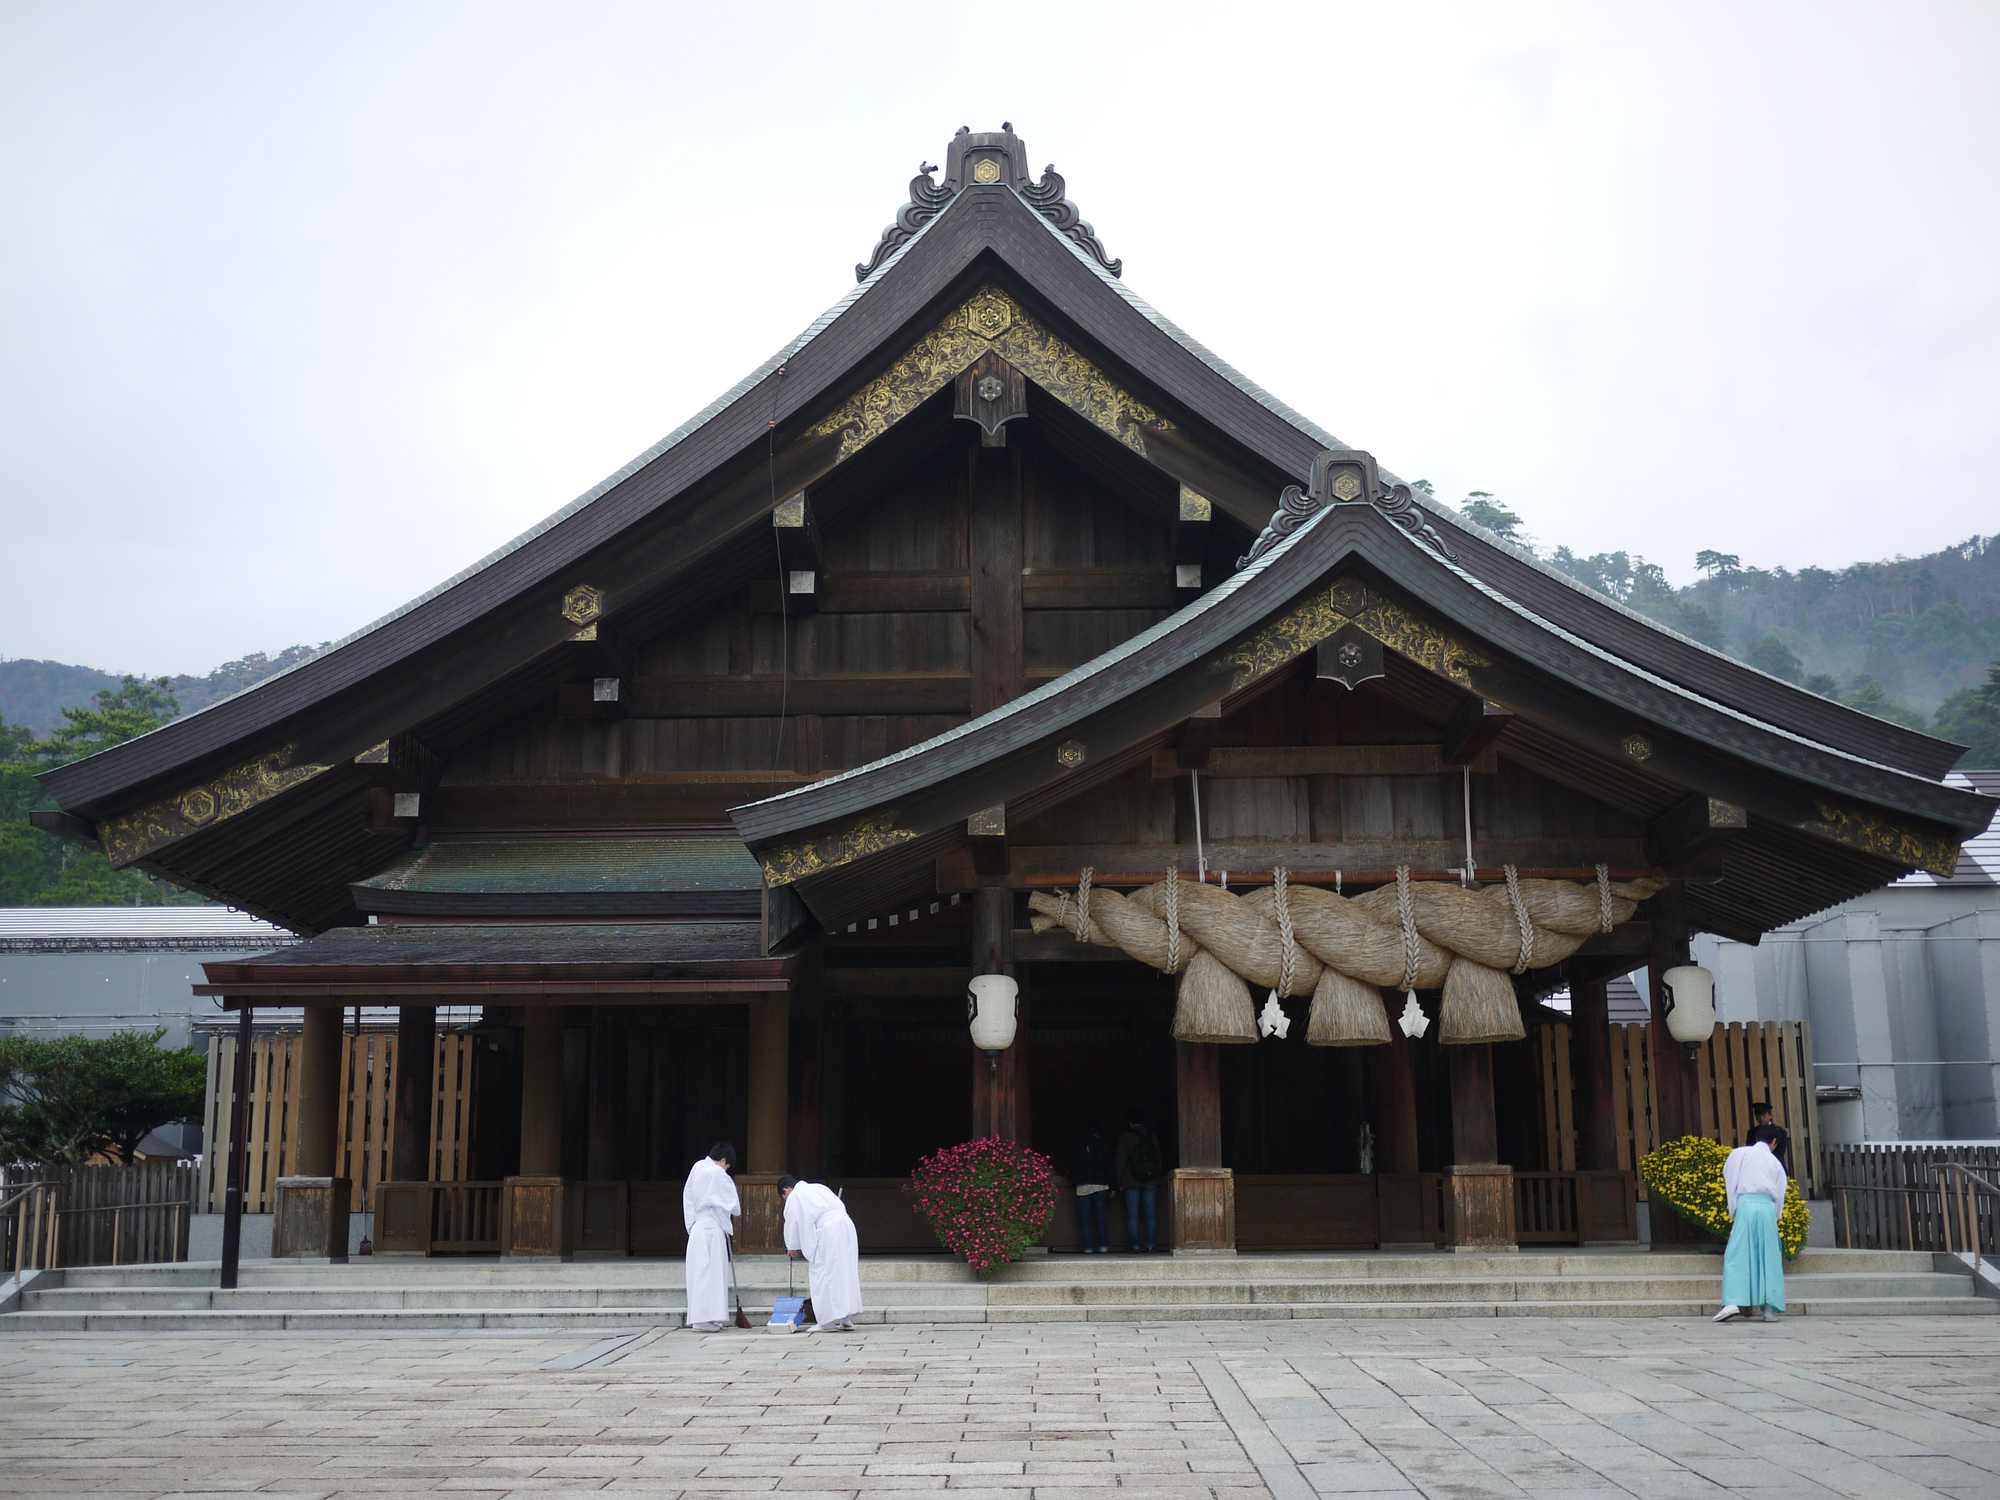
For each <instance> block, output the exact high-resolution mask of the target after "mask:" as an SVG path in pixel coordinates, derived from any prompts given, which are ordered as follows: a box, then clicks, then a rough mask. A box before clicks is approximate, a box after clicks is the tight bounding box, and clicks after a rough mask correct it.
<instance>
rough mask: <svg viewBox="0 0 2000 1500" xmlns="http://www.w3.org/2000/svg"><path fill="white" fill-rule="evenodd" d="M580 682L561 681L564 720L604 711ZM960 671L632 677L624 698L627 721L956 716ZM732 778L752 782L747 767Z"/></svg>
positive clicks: (968, 688) (964, 708)
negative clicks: (786, 676) (781, 715)
mask: <svg viewBox="0 0 2000 1500" xmlns="http://www.w3.org/2000/svg"><path fill="white" fill-rule="evenodd" d="M590 690H591V685H590V684H589V683H587V682H582V683H578V682H566V683H564V684H563V685H562V687H561V689H560V700H559V708H558V712H559V713H560V714H561V716H562V717H563V718H565V719H601V718H606V717H609V715H607V714H606V713H605V711H604V708H603V705H601V704H599V703H596V702H594V701H593V700H592V698H591V696H590ZM971 703H972V677H971V675H970V674H969V673H966V672H820V673H815V674H812V675H808V676H800V675H796V674H795V675H793V676H792V677H790V678H789V679H782V678H780V677H778V676H777V675H776V674H771V675H760V676H756V677H720V676H716V677H706V676H705V677H638V678H634V679H633V680H632V682H631V684H630V688H629V697H628V698H626V699H625V700H624V701H623V704H622V706H623V709H624V716H625V717H626V718H630V719H748V718H775V717H776V716H777V715H778V713H779V712H780V711H781V710H782V711H783V712H784V713H786V714H962V713H966V712H968V711H970V708H971ZM739 779H743V780H751V779H754V778H753V777H751V776H749V774H748V773H742V774H741V775H740V776H739Z"/></svg>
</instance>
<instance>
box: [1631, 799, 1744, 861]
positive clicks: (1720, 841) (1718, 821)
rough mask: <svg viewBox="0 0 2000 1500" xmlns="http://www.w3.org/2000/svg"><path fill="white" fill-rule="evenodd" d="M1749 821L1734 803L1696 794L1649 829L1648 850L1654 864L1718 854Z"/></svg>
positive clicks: (1656, 821)
mask: <svg viewBox="0 0 2000 1500" xmlns="http://www.w3.org/2000/svg"><path fill="white" fill-rule="evenodd" d="M1749 821H1750V820H1749V815H1748V814H1747V813H1745V812H1744V810H1743V809H1742V808H1740V807H1738V806H1737V805H1736V804H1735V803H1733V802H1724V801H1723V800H1722V799H1721V798H1719V797H1709V796H1704V795H1703V794H1701V793H1699V792H1697V793H1696V794H1695V795H1693V796H1692V797H1684V798H1682V799H1681V800H1680V801H1679V802H1677V803H1675V804H1674V806H1673V807H1672V809H1671V810H1669V811H1667V812H1665V813H1663V814H1661V815H1660V816H1659V817H1657V818H1655V819H1654V820H1653V821H1652V822H1651V823H1649V824H1647V825H1646V850H1647V853H1648V854H1649V855H1650V856H1651V857H1652V860H1653V862H1654V863H1655V864H1661V865H1677V864H1681V863H1682V862H1684V861H1687V860H1690V859H1693V858H1695V857H1696V856H1698V855H1703V854H1712V853H1715V852H1718V851H1719V850H1720V849H1721V848H1722V847H1723V846H1724V845H1726V844H1728V843H1729V842H1730V841H1732V840H1734V839H1735V838H1736V837H1737V836H1738V835H1740V834H1741V833H1742V832H1743V831H1744V829H1745V828H1747V827H1748V826H1749Z"/></svg>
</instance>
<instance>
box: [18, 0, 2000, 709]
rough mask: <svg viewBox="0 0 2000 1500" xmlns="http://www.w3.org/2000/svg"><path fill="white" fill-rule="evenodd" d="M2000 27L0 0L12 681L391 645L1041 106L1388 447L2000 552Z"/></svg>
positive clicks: (1608, 509)
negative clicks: (954, 167)
mask: <svg viewBox="0 0 2000 1500" xmlns="http://www.w3.org/2000/svg"><path fill="white" fill-rule="evenodd" d="M1996 77H2000V5H1995V4H1993V3H1991V0H1980V3H1966V4H1951V3H1929V4H1927V3H1911V0H1899V3H1895V4H1889V3H1878V4H1872V5H1857V4H1839V3H1826V0H1812V3H1764V0H1730V3H1722V4H1697V3H1687V0H1676V3H1674V4H1672V5H1665V6H1662V5H1645V6H1641V5H1636V4H1615V3H1606V0H1598V3H1591V4H1576V5H1569V4H1495V3H1491V0H1487V3H1477V4H1463V5H1453V4H1430V5H1426V4H1407V3H1397V4H1383V3H1380V0H1376V3H1369V4H1346V3H1325V0H1321V3H1316V4H1312V5H1300V6H1278V5H1259V4H1246V3H1240V0H1239V3H1235V4H1230V5H1224V6H1217V5H1213V4H1203V5H1180V4H1172V3H1149V4H1147V5H1144V6H1132V5H1118V6H1109V5H1093V4H1087V3H1075V0H1071V3H1060V4H1041V3H1028V0H1024V3H1016V4H1012V5H1006V6H982V7H976V8H975V7H965V6H948V5H939V4H926V5H903V4H882V3H878V4H872V5H866V6H856V5H843V6H835V5H826V4H814V5H803V4H785V3H776V4H771V3H767V4H764V5H760V6H756V7H749V6H742V7H731V6H719V5H714V4H704V5H679V6H677V5H666V4H619V3H588V0H585V3H564V4H554V3H547V4H534V5H528V4H506V3H499V0H479V3H477V4H463V5H455V4H444V3H418V4H412V3H407V0H405V3H398V4H394V5H386V4H384V5H375V4H366V3H357V0H347V3H342V4H339V5H328V4H318V5H313V4H286V5H272V4H268V3H258V4H243V5H223V4H211V3H161V0H147V3H133V4H107V3H90V0H33V3H22V0H0V508H4V530H3V531H0V535H4V537H5V543H6V555H7V557H8V559H9V562H10V566H9V567H8V568H7V570H6V575H5V586H4V588H0V655H5V656H26V657H52V658H56V659H58V660H63V661H70V662H81V663H87V664H90V665H94V666H101V667H105V668H109V669H113V670H123V671H144V672H148V673H160V672H176V671H193V672H201V671H206V670H207V669H208V668H210V667H212V666H214V665H215V664H216V663H218V662H220V661H223V660H225V659H227V658H231V657H235V656H240V655H242V654H243V653H245V652H247V651H253V650H269V651H274V650H277V649H279V648H281V647H283V646H286V645H289V644H292V643H294V642H298V641H307V642H318V641H320V640H324V639H327V638H330V637H336V636H340V635H344V634H346V633H347V632H349V631H351V630H353V629H355V628H356V627H358V626H360V625H362V624H365V623H366V622H367V621H369V620H371V619H373V618H375V617H376V616H378V615H380V614H382V613H383V612H384V611H386V610H388V609H390V608H392V607H393V606H395V605H396V604H398V603H400V602H402V601H403V600H405V599H407V598H409V597H411V596H412V595H414V594H417V593H419V592H421V591H422V590H423V589H425V588H427V587H429V586H430V585H431V584H433V583H435V582H436V581H438V580H439V579H440V578H442V577H444V576H446V575H448V574H450V573H452V572H454V571H456V570H457V569H458V568H460V567H462V566H464V565H465V564H466V563H468V562H470V561H472V560H473V559H475V558H477V557H479V556H481V555H482V554H484V553H485V552H487V551H489V550H490V549H491V548H493V547H494V546H495V545H497V544H499V543H500V542H502V541H504V540H505V539H507V538H508V537H510V536H512V535H514V534H516V533H517V532H519V531H521V530H522V529H524V528H525V527H527V526H529V525H531V524H532V523H533V522H535V521H536V520H538V519H539V518H541V517H542V516H544V515H546V514H547V513H548V512H550V511H552V510H554V509H556V508H557V507H558V506H560V505H562V504H564V503H565V502H567V501H568V500H570V499H571V498H572V497H573V496H575V495H576V494H577V493H578V492H580V491H582V490H584V489H586V488H588V487H589V486H590V485H591V484H593V483H595V482H596V481H597V480H598V479H600V478H602V477H603V476H604V475H605V474H606V473H608V472H610V471H611V470H613V469H615V468H617V467H618V466H619V465H620V464H622V463H623V462H625V461H626V460H627V459H628V458H630V457H631V456H632V455H633V454H635V453H637V452H638V451H640V450H641V449H643V448H645V447H646V446H647V445H649V444H650V443H652V442H654V441H655V440H656V439H658V438H659V437H660V436H661V435H663V434H664V433H666V432H667V431H669V430H670V429H672V428H673V427H675V426H677V425H678V424H679V423H680V422H681V421H682V420H683V419H684V418H685V417H687V416H688V415H690V414H691V413H693V412H694V411H696V410H698V409H699V408H700V407H701V406H703V405H705V404H706V403H707V402H708V401H709V400H710V399H712V398H713V397H714V396H716V395H717V394H719V393H720V392H721V391H722V390H723V389H725V388H726V387H728V386H729V385H730V384H732V383H733V382H734V381H735V380H737V379H738V378H739V377H741V376H742V375H743V374H744V373H746V372H747V371H748V370H750V369H751V368H752V367H754V366H755V365H756V364H758V363H759V362H760V361H761V360H762V359H763V358H765V357H766V356H767V355H768V354H770V353H771V352H772V351H773V350H774V349H775V348H777V347H778V346H779V345H780V344H781V343H782V342H783V341H784V340H786V339H787V338H789V337H790V336H791V335H793V334H794V333H796V332H797V331H798V330H799V329H800V328H802V327H803V326H804V325H805V324H806V323H808V322H809V321H810V320H811V319H812V318H813V317H815V316H817V315H818V313H820V312H821V311H822V310H823V309H824V308H825V307H826V306H827V305H828V304H830V303H831V302H833V301H834V300H835V299H836V298H838V297H839V296H840V295H842V293H843V292H844V291H845V290H846V289H847V288H848V287H850V286H851V285H852V284H853V270H852V268H853V265H854V263H855V262H856V261H857V260H860V259H862V258H863V257H864V256H865V255H866V253H867V252H868V250H869V248H870V246H872V245H873V243H874V241H875V238H876V235H877V233H878V232H879V231H880V229H881V227H882V226H883V225H884V224H885V223H886V222H888V220H889V219H890V218H891V217H892V216H893V214H894V212H895V210H896V208H897V207H898V205H899V204H900V203H901V202H902V200H903V198H904V194H905V187H906V184H907V182H908V180H909V177H910V175H911V174H912V172H913V171H914V169H915V167H916V165H917V162H918V159H919V158H920V157H922V158H927V159H929V160H931V161H937V160H939V159H940V154H941V152H942V151H943V149H944V145H945V142H946V141H947V140H948V139H949V137H950V136H951V134H952V133H953V132H954V131H955V130H956V129H957V128H958V127H959V126H960V125H971V126H972V127H973V128H974V129H992V128H996V127H997V126H998V124H999V122H1000V121H1001V120H1003V119H1007V120H1011V121H1013V122H1014V125H1015V128H1016V129H1017V130H1018V131H1019V132H1020V133H1021V134H1022V135H1023V136H1024V137H1025V139H1026V140H1027V142H1028V146H1029V150H1030V152H1031V154H1032V156H1033V159H1034V161H1035V163H1036V165H1037V166H1039V165H1040V164H1041V163H1043V162H1049V161H1053V162H1054V163H1055V164H1056V165H1057V166H1058V167H1059V168H1060V169H1061V170H1062V172H1063V173H1064V175H1065V176H1066V177H1067V178H1068V179H1069V183H1070V193H1071V196H1072V198H1073V199H1074V200H1075V201H1076V202H1077V203H1079V204H1080V205H1081V207H1082V209H1083V213H1084V216H1085V217H1086V218H1088V219H1090V220H1091V221H1092V222H1093V223H1094V224H1095V225H1096V226H1097V228H1098V230H1099V233H1100V234H1101V235H1102V237H1103V240H1104V243H1105V245H1106V246H1107V247H1108V249H1109V250H1110V253H1111V254H1112V255H1114V256H1122V257H1123V258H1124V261H1125V277H1126V280H1127V281H1128V282H1129V283H1130V284H1131V285H1132V286H1133V287H1134V288H1135V289H1136V290H1138V291H1139V293H1140V294H1141V295H1143V296H1145V297H1146V298H1147V299H1148V300H1150V301H1151V302H1153V303H1154V305H1155V306H1157V307H1159V308H1160V309H1162V310H1163V311H1164V312H1165V313H1167V315H1168V316H1170V317H1172V318H1173V319H1175V320H1176V321H1177V322H1179V323H1180V324H1181V325H1182V326H1183V327H1184V328H1186V329H1187V330H1188V331H1189V332H1191V333H1192V334H1193V335H1194V336H1195V337H1197V338H1199V339H1201V340H1203V341H1204V342H1205V343H1207V344H1208V345H1209V346H1210V347H1211V348H1213V349H1214V350H1216V351H1217V352H1218V353H1219V354H1221V355H1222V356H1223V357H1224V358H1225V359H1228V360H1230V361H1231V362H1232V363H1234V364H1235V365H1237V367H1238V368H1240V369H1242V370H1243V371H1245V372H1246V373H1247V374H1249V375H1250V376H1251V377H1252V378H1253V379H1255V380H1257V381H1259V382H1260V383H1262V384H1263V385H1265V386H1266V387H1268V388H1269V389H1270V390H1272V391H1273V392H1275V393H1276V394H1277V395H1279V396H1280V397H1281V398H1283V399H1284V400H1286V401H1289V402H1291V403H1292V404H1293V405H1295V406H1297V407H1298V408H1299V409H1301V410H1302V411H1305V412H1307V413H1309V414H1310V415H1311V416H1313V417H1314V418H1315V419H1316V420H1318V421H1319V422H1320V423H1321V424H1322V425H1324V426H1326V427H1328V428H1329V429H1331V430H1332V431H1333V432H1335V433H1337V434H1338V435H1339V436H1340V437H1341V438H1342V439H1343V440H1344V441H1346V442H1349V443H1352V444H1354V445H1356V446H1359V447H1365V448H1369V449H1372V450H1373V451H1374V452H1375V453H1376V454H1377V455H1378V457H1379V458H1380V459H1381V460H1382V462H1383V463H1384V464H1385V465H1387V466H1388V467H1390V468H1392V469H1394V470H1396V471H1397V472H1399V473H1402V474H1404V475H1407V476H1410V477H1419V476H1422V477H1428V478H1429V479H1431V480H1432V481H1433V482H1434V483H1435V485H1436V487H1437V493H1438V494H1439V495H1440V496H1441V497H1444V498H1446V499H1456V498H1457V497H1459V496H1461V495H1463V494H1464V493H1465V492H1466V491H1467V490H1471V489H1483V490H1491V491H1493V492H1495V493H1496V494H1497V495H1498V496H1499V497H1500V498H1501V499H1502V500H1503V501H1505V502H1507V503H1509V504H1511V505H1513V506H1514V507H1515V508H1516V509H1517V510H1519V511H1520V512H1521V514H1522V515H1523V516H1524V517H1525V518H1526V519H1527V522H1528V527H1529V529H1530V530H1531V532H1532V533H1533V534H1534V535H1535V536H1536V537H1537V538H1538V539H1540V540H1541V541H1542V542H1543V543H1544V544H1547V545H1553V544H1555V543H1557V542H1567V543H1568V544H1569V545H1570V546H1572V547H1574V548H1576V549H1578V550H1579V551H1587V552H1594V551H1601V550H1609V549H1614V548H1621V547H1622V548H1628V549H1631V550H1634V551H1637V552H1640V553H1643V554H1645V555H1646V556H1648V557H1651V558H1654V559H1656V560H1658V561H1660V562H1662V563H1664V564H1666V565H1667V568H1668V571H1669V573H1670V574H1671V575H1673V576H1675V577H1677V578H1683V579H1684V578H1686V577H1689V576H1691V574H1692V561H1693V556H1694V553H1695V551H1696V550H1697V549H1698V548H1702V547H1715V548H1719V549H1721V550H1724V551H1729V552H1735V553H1739V554H1740V555H1741V556H1742V557H1743V559H1744V561H1745V562H1746V563H1753V564H1762V565H1766V566H1770V565H1776V564H1785V565H1789V566H1793V567H1797V566H1800V565H1803V564H1806V563H1817V564H1821V565H1825V566H1839V565H1842V564H1845V563H1848V562H1851V561H1854V560H1856V559H1863V558H1877V557H1885V556H1892V555H1895V554H1897V553H1906V554H1916V553H1920V552H1924V551H1929V550H1934V549H1936V548H1938V547H1940V546H1942V545H1944V544H1947V543H1949V542H1953V541H1957V540H1960V539H1962V538H1964V537H1966V536H1968V535H1970V534H1972V533H1973V532H1975V531H1985V532H1991V531H1995V530H2000V504H1996V503H1995V486H1994V477H1993V476H1994V474H1995V472H1996V468H2000V464H1996V460H2000V451H1996V450H2000V422H1996V412H2000V278H1996V274H1995V267H2000V200H1996V192H1995V187H1996V181H1995V167H1994V157H1995V150H1996V146H2000V88H1996V84H1995V79H1996Z"/></svg>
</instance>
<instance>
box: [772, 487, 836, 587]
mask: <svg viewBox="0 0 2000 1500" xmlns="http://www.w3.org/2000/svg"><path fill="white" fill-rule="evenodd" d="M771 529H772V530H773V531H774V532H775V533H776V534H777V538H778V586H779V588H781V589H782V590H783V591H784V594H785V608H786V609H788V610H794V611H799V612H802V613H810V612H811V611H813V610H815V609H817V608H818V607H819V590H820V579H821V578H823V577H824V576H825V573H826V565H825V564H824V563H823V562H822V561H821V560H820V550H819V526H818V524H817V523H816V522H815V521H814V520H813V512H812V502H811V501H810V500H809V499H808V498H807V496H806V492H805V491H804V490H798V491H795V492H794V493H792V494H790V495H787V496H786V497H785V498H784V499H782V500H780V501H779V502H778V503H777V505H776V506H775V507H774V508H773V509H772V511H771Z"/></svg>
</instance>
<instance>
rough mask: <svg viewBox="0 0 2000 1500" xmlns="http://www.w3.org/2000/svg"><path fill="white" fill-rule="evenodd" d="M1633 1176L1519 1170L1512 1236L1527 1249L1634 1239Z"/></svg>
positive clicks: (1516, 1177) (1515, 1192) (1637, 1227)
mask: <svg viewBox="0 0 2000 1500" xmlns="http://www.w3.org/2000/svg"><path fill="white" fill-rule="evenodd" d="M1635 1198H1636V1193H1635V1191H1634V1183H1633V1178H1632V1174H1631V1173H1630V1172H1614V1171H1588V1170H1586V1171H1576V1172H1516V1173H1515V1174H1514V1238H1515V1241H1516V1242H1517V1243H1519V1244H1523V1245H1586V1244H1601V1243H1605V1242H1608V1241H1613V1240H1636V1239H1638V1237H1639V1225H1638V1218H1637V1215H1636V1213H1635V1211H1634V1208H1633V1204H1634V1201H1635Z"/></svg>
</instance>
